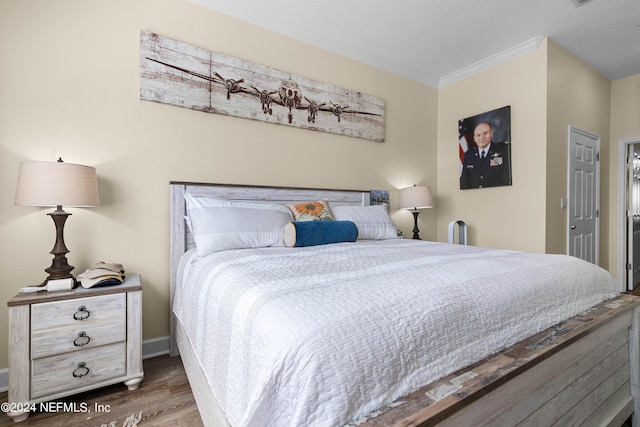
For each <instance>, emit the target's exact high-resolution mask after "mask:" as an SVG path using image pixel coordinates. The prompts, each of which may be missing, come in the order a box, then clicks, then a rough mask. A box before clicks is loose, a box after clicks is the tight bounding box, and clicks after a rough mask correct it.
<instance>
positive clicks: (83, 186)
mask: <svg viewBox="0 0 640 427" xmlns="http://www.w3.org/2000/svg"><path fill="white" fill-rule="evenodd" d="M15 204H16V205H25V206H76V207H93V206H100V197H99V195H98V179H97V177H96V170H95V168H92V167H90V166H83V165H76V164H73V163H64V162H62V160H58V161H57V162H37V161H25V162H21V163H20V171H19V173H18V186H17V189H16V198H15Z"/></svg>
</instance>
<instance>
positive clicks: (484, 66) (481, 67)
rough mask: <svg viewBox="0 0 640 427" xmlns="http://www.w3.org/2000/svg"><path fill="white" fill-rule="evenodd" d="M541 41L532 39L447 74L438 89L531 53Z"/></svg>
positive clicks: (442, 78) (538, 38) (539, 38)
mask: <svg viewBox="0 0 640 427" xmlns="http://www.w3.org/2000/svg"><path fill="white" fill-rule="evenodd" d="M543 40H544V37H543V36H541V37H534V38H532V39H529V40H527V41H526V42H524V43H520V44H518V45H516V46H513V47H511V48H509V49H506V50H503V51H502V52H499V53H497V54H495V55H491V56H489V57H488V58H485V59H483V60H481V61H478V62H475V63H473V64H471V65H468V66H466V67H463V68H460V69H459V70H457V71H454V72H453V73H449V74H447V75H446V76H442V77H441V78H440V83H439V85H438V87H441V88H442V87H445V86H447V85H450V84H452V83H455V82H459V81H460V80H464V79H466V78H469V77H471V76H473V75H475V74H478V73H480V72H482V71H485V70H488V69H489V68H492V67H495V66H496V65H500V64H504V63H505V62H509V61H511V60H513V59H516V58H518V57H520V56H522V55H526V54H527V53H531V52H533V51H535V50H536V49H538V47H540V44H541V43H542V41H543Z"/></svg>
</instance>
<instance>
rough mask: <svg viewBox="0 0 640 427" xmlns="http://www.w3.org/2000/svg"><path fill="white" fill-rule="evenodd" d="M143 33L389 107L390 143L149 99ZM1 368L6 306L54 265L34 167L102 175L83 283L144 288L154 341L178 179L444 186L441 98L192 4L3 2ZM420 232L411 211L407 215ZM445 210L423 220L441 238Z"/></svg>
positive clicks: (84, 229)
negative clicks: (34, 163)
mask: <svg viewBox="0 0 640 427" xmlns="http://www.w3.org/2000/svg"><path fill="white" fill-rule="evenodd" d="M141 29H145V30H149V31H154V32H157V33H159V34H162V35H165V36H167V37H171V38H174V39H177V40H181V41H184V42H187V43H190V44H193V45H196V46H201V47H203V48H206V49H211V50H214V51H218V52H221V53H224V54H227V55H231V56H235V57H238V58H241V59H244V60H247V61H252V62H256V63H259V64H263V65H266V66H270V67H274V68H278V69H280V70H283V71H290V72H291V73H293V74H297V75H300V76H304V77H308V78H311V79H316V80H319V81H323V82H327V83H330V84H333V85H337V86H341V87H344V88H347V89H351V90H357V91H361V92H363V93H367V94H371V95H374V96H376V97H379V98H382V99H384V100H385V101H386V141H385V142H384V143H376V142H372V141H367V140H363V139H356V138H349V137H344V136H339V135H331V134H325V133H320V132H312V131H307V130H301V129H293V128H289V127H284V126H276V125H272V124H265V123H261V122H256V121H250V120H244V119H237V118H231V117H226V116H216V115H210V114H205V113H201V112H196V111H191V110H187V109H180V108H176V107H171V106H166V105H160V104H155V103H151V102H143V101H140V100H139V67H140V63H139V33H140V30H141ZM0 64H2V65H1V72H0V94H1V95H0V173H1V174H2V180H1V181H0V218H1V220H0V241H1V242H2V244H1V245H0V270H1V271H2V275H3V276H2V281H1V282H0V283H1V284H0V302H1V305H0V368H2V367H6V366H7V365H8V361H7V351H6V346H5V343H7V340H8V324H7V310H6V301H7V300H8V299H9V298H11V297H12V296H13V295H15V294H16V292H17V291H18V289H19V288H20V287H23V286H25V285H28V284H33V283H37V282H39V281H41V280H42V279H43V278H44V276H45V273H44V271H42V270H43V269H44V268H46V267H48V266H49V265H50V264H51V255H49V254H48V252H49V251H50V250H51V248H52V247H53V243H54V239H55V232H54V226H53V223H52V221H51V219H49V218H48V217H47V216H46V213H47V212H49V211H50V210H49V209H44V208H42V209H40V208H29V207H23V206H14V205H13V198H14V193H15V184H16V178H17V172H18V165H19V163H20V161H22V160H55V159H56V158H57V157H58V156H62V157H63V159H64V160H65V161H67V162H72V163H81V164H86V165H92V166H95V167H96V169H97V173H98V176H99V186H100V192H101V201H102V206H101V207H99V208H95V209H68V210H69V211H70V212H71V213H72V214H73V216H72V217H70V218H69V220H68V221H67V225H66V229H65V240H66V243H67V246H68V248H69V249H70V251H71V252H70V254H69V255H68V258H69V262H70V264H71V265H74V266H76V269H75V271H74V273H75V274H78V273H80V272H82V271H83V270H84V269H86V268H87V267H89V266H90V265H91V264H92V263H94V262H96V261H98V260H104V261H115V262H121V263H123V264H124V266H125V268H126V269H127V271H129V272H140V273H141V274H142V277H143V280H144V316H143V321H144V338H145V339H150V338H155V337H161V336H166V335H167V334H168V310H169V307H168V301H169V296H168V291H169V277H168V274H169V267H168V264H167V262H168V258H169V253H168V252H169V249H168V220H169V218H168V195H169V193H168V192H169V189H168V183H169V181H170V180H189V181H202V182H222V183H239V184H265V185H282V186H288V185H290V186H310V187H322V188H349V189H351V188H353V189H365V190H367V189H371V188H373V189H388V190H390V191H391V198H392V208H394V207H395V206H397V190H396V189H397V188H400V187H403V186H408V185H411V184H414V183H417V184H424V185H431V186H432V187H433V188H434V189H435V185H436V157H435V155H434V154H435V152H436V144H435V141H436V126H437V123H436V117H437V90H436V89H434V88H430V87H428V86H425V85H422V84H418V83H415V82H413V81H410V80H407V79H404V78H401V77H398V76H395V75H393V74H390V73H387V72H383V71H380V70H376V69H374V68H371V67H368V66H365V65H363V64H361V63H358V62H355V61H352V60H349V59H346V58H344V57H341V56H337V55H335V54H331V53H329V52H326V51H323V50H320V49H317V48H314V47H311V46H309V45H306V44H303V43H300V42H297V41H294V40H291V39H288V38H285V37H282V36H279V35H277V34H275V33H271V32H268V31H264V30H261V29H259V28H257V27H254V26H252V25H249V24H246V23H242V22H239V21H236V20H234V19H231V18H229V17H226V16H223V15H220V14H218V13H215V12H213V11H209V10H208V9H204V8H201V7H199V6H197V5H194V4H191V3H189V2H185V1H181V0H160V1H158V0H138V1H135V2H132V1H130V0H112V1H108V2H106V1H105V2H88V1H85V0H59V1H55V2H49V1H34V0H4V1H2V2H0ZM393 217H394V219H396V221H397V222H398V223H399V224H400V226H401V228H402V229H403V231H404V232H405V233H410V231H411V229H412V216H411V215H410V214H409V213H408V212H405V211H401V212H393ZM435 218H436V214H435V209H432V210H429V211H427V212H425V213H423V214H422V215H421V216H420V220H421V224H420V228H421V230H422V233H421V235H422V236H423V237H426V238H431V239H434V238H435V236H436V234H435Z"/></svg>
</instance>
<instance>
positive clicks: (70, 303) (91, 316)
mask: <svg viewBox="0 0 640 427" xmlns="http://www.w3.org/2000/svg"><path fill="white" fill-rule="evenodd" d="M126 306H127V301H126V295H125V294H123V293H119V294H112V295H101V296H96V297H87V298H76V299H70V300H66V301H54V302H44V303H40V304H33V305H32V306H31V330H32V331H33V332H36V331H38V330H41V329H55V328H59V327H62V326H70V325H83V327H84V325H89V324H92V323H94V322H100V321H105V320H107V321H108V320H112V319H114V318H117V317H125V316H126Z"/></svg>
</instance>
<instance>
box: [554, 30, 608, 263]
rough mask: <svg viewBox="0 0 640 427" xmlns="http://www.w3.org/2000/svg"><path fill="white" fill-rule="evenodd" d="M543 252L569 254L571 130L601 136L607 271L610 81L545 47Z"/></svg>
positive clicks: (602, 240) (602, 241)
mask: <svg viewBox="0 0 640 427" xmlns="http://www.w3.org/2000/svg"><path fill="white" fill-rule="evenodd" d="M547 76H548V84H547V177H546V178H547V182H546V221H545V224H546V234H545V240H546V244H545V252H547V253H567V213H568V210H567V209H561V208H560V199H561V198H566V197H567V196H568V194H567V193H568V189H567V179H568V173H567V167H568V162H569V159H568V150H569V146H568V136H569V125H571V126H574V127H576V128H578V129H581V130H584V131H587V132H590V133H593V134H596V135H598V136H600V189H601V191H600V213H601V217H600V218H601V219H600V265H601V266H603V267H604V268H608V267H609V252H608V242H609V234H610V233H609V226H608V222H607V221H608V216H609V192H608V191H606V189H607V188H608V184H609V162H608V159H609V155H610V154H609V148H610V147H609V121H610V120H609V112H610V110H611V102H610V93H611V82H610V81H609V80H607V79H606V78H604V77H603V76H602V75H600V74H599V73H597V72H596V71H594V70H593V69H592V68H590V67H588V66H587V65H586V64H585V63H584V62H582V61H581V60H579V59H578V58H576V57H575V56H574V55H572V54H571V53H569V52H568V51H567V50H566V49H564V48H562V47H561V46H559V45H558V44H557V43H555V42H554V41H553V40H549V43H548V70H547Z"/></svg>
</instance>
